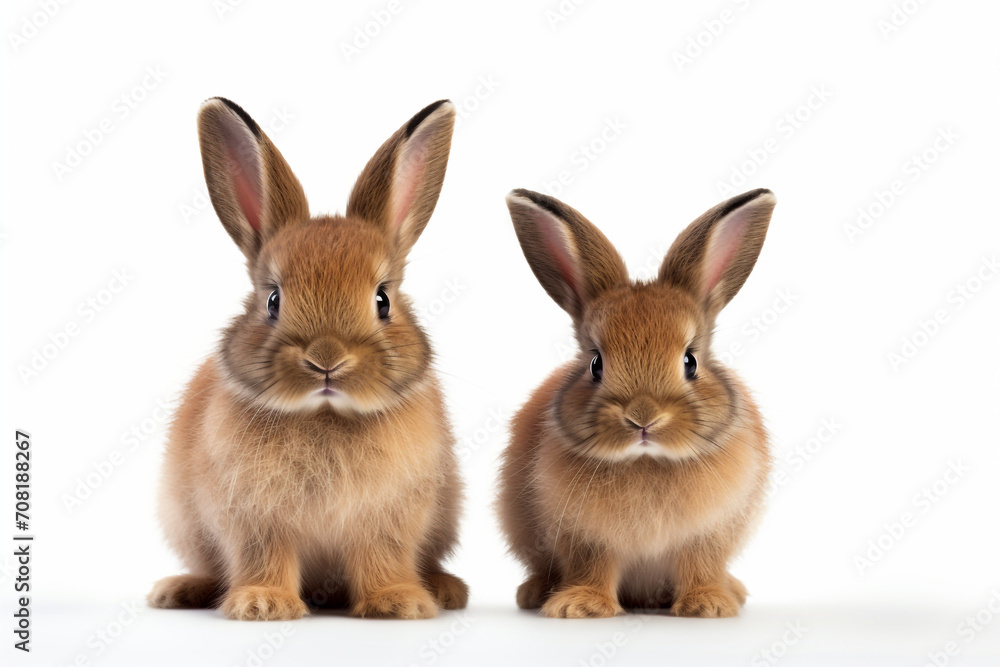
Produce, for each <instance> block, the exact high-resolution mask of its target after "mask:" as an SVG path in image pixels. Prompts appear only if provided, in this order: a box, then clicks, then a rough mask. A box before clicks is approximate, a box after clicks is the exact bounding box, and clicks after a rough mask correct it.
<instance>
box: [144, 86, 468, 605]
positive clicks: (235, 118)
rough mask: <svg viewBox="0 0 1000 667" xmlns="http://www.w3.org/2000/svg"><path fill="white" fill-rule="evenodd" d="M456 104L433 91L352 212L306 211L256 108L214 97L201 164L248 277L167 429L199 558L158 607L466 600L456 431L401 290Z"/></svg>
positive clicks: (165, 491)
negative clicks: (253, 112) (446, 564)
mask: <svg viewBox="0 0 1000 667" xmlns="http://www.w3.org/2000/svg"><path fill="white" fill-rule="evenodd" d="M454 120H455V108H454V106H453V105H452V104H451V103H450V102H448V101H440V102H437V103H435V104H432V105H430V106H428V107H427V108H426V109H424V110H423V111H421V112H420V113H418V114H417V115H416V116H414V117H413V119H412V120H410V121H409V122H408V123H406V125H404V126H403V127H402V128H400V129H399V131H397V132H396V133H395V134H393V135H392V137H390V138H389V140H388V141H387V142H386V143H385V144H383V145H382V147H381V148H380V149H379V150H378V152H377V153H375V156H374V157H373V158H372V159H371V161H370V162H369V163H368V165H367V166H366V167H365V169H364V171H363V172H362V174H361V176H360V177H359V179H358V182H357V184H356V185H355V187H354V191H353V192H352V194H351V197H350V201H349V202H348V205H347V213H346V215H345V216H339V215H334V216H320V217H314V218H310V216H309V209H308V205H307V203H306V198H305V195H304V194H303V192H302V187H301V186H300V185H299V182H298V180H296V178H295V176H294V175H293V174H292V171H291V169H289V167H288V165H287V164H286V163H285V160H284V159H283V158H282V156H281V153H279V152H278V149H277V148H275V146H274V144H272V143H271V141H270V139H268V138H267V136H266V135H265V134H264V133H263V132H262V131H261V129H260V127H259V126H258V125H257V123H255V122H254V121H253V120H252V119H251V118H250V117H249V116H248V115H247V114H246V112H244V111H243V109H241V108H240V107H239V106H237V105H235V104H233V103H232V102H230V101H228V100H224V99H221V98H213V99H210V100H208V101H207V102H205V104H204V106H202V108H201V111H200V113H199V116H198V132H199V137H200V141H201V152H202V158H203V162H204V167H205V179H206V180H207V182H208V188H209V193H210V195H211V199H212V204H213V206H214V207H215V210H216V212H217V213H218V215H219V218H220V219H221V221H222V224H223V226H224V227H225V228H226V231H228V232H229V234H230V236H232V238H233V240H234V241H235V242H236V244H237V245H238V246H239V248H240V249H241V250H242V251H243V253H244V254H245V255H246V258H247V264H248V267H249V272H250V278H251V281H252V283H253V291H251V293H250V294H249V296H248V297H247V299H246V301H245V307H246V310H245V312H244V313H243V314H241V315H239V316H238V317H236V318H235V319H234V320H233V321H232V323H231V324H230V326H229V328H228V329H227V330H226V331H225V333H224V334H223V336H222V341H221V344H220V345H219V348H218V350H217V352H216V353H215V354H214V355H213V356H212V357H211V358H210V359H209V360H208V361H207V362H206V363H205V364H204V365H203V366H202V367H201V368H200V369H199V370H198V372H197V373H196V374H195V376H194V379H193V380H192V381H191V384H190V385H189V386H188V388H187V390H186V392H185V394H184V397H183V402H182V405H181V407H180V410H179V412H178V414H177V416H176V420H175V422H174V424H173V426H172V427H171V430H170V434H169V441H168V443H167V451H166V458H165V462H164V469H163V479H162V486H161V499H160V504H161V518H162V522H163V525H164V527H165V530H166V534H167V538H168V540H169V542H170V544H171V545H172V546H173V548H174V549H175V550H176V551H177V553H178V554H179V555H180V557H181V558H182V560H183V562H184V564H185V565H186V566H187V567H188V569H189V571H190V573H189V574H185V575H181V576H176V577H168V578H166V579H162V580H160V581H159V582H157V584H156V585H155V586H154V587H153V590H152V592H151V593H150V594H149V602H150V604H151V605H153V606H156V607H171V608H172V607H208V606H214V605H219V606H221V609H222V612H223V613H224V614H225V615H226V616H228V617H229V618H233V619H259V620H270V619H293V618H299V617H301V616H302V615H303V614H305V613H307V609H308V607H307V604H306V603H307V602H309V603H312V604H321V603H327V604H341V605H348V606H349V607H350V610H351V613H353V614H355V615H357V616H382V617H393V618H427V617H431V616H434V615H435V614H436V613H437V610H438V607H442V608H445V609H456V608H461V607H464V606H465V603H466V600H467V597H468V590H467V588H466V586H465V584H464V583H463V582H462V581H461V580H460V579H458V578H457V577H455V576H453V575H451V574H448V573H446V572H445V571H444V570H443V569H442V560H443V559H444V558H445V557H446V556H448V555H449V553H450V552H451V551H452V549H453V547H454V545H455V540H456V529H457V517H458V513H459V505H460V501H461V493H462V491H461V485H460V481H459V479H458V475H457V467H456V459H455V456H454V454H453V452H452V444H453V438H452V434H451V429H450V426H449V424H448V419H447V416H446V414H445V410H444V406H443V402H442V397H441V391H440V388H439V386H438V382H437V380H436V379H435V377H434V374H433V373H432V371H431V367H430V363H431V350H430V347H429V345H428V341H427V337H426V336H425V334H424V332H423V331H421V329H420V327H419V326H418V325H417V323H416V320H415V318H414V315H413V312H412V310H411V308H410V304H409V302H408V300H407V298H406V297H405V296H404V295H403V294H402V293H401V292H400V291H399V287H400V281H401V279H402V277H403V267H404V264H405V261H406V255H407V253H408V251H409V250H410V248H411V247H412V246H413V244H414V242H416V240H417V237H418V236H419V235H420V233H421V232H422V231H423V229H424V226H425V225H426V224H427V221H428V219H429V218H430V216H431V213H432V212H433V210H434V206H435V204H436V202H437V199H438V193H439V192H440V190H441V185H442V182H443V180H444V174H445V168H446V166H447V162H448V152H449V149H450V145H451V135H452V129H453V126H454ZM303 598H305V600H304V599H303Z"/></svg>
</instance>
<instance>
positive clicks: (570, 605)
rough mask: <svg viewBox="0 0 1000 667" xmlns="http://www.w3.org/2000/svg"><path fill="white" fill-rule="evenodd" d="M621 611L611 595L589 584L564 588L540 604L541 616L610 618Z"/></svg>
mask: <svg viewBox="0 0 1000 667" xmlns="http://www.w3.org/2000/svg"><path fill="white" fill-rule="evenodd" d="M622 611H623V610H622V608H621V605H619V604H618V600H616V599H615V598H614V597H613V596H611V595H608V594H607V593H605V592H603V591H599V590H597V589H596V588H591V587H589V586H570V587H569V588H565V589H563V590H561V591H558V592H556V593H553V594H552V597H550V598H549V599H548V601H547V602H546V603H545V604H544V605H542V616H548V617H549V618H610V617H612V616H617V615H618V614H620V613H622Z"/></svg>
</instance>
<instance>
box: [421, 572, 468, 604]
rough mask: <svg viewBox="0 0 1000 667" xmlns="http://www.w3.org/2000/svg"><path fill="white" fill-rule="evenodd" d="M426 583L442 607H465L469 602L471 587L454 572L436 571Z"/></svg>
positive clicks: (427, 577) (427, 578) (428, 577)
mask: <svg viewBox="0 0 1000 667" xmlns="http://www.w3.org/2000/svg"><path fill="white" fill-rule="evenodd" d="M424 583H425V584H426V585H427V588H428V589H430V592H431V594H432V595H433V596H434V599H435V600H436V601H437V604H438V606H439V607H440V608H441V609H465V605H466V604H468V602H469V587H468V586H467V585H466V583H465V582H464V581H462V580H461V579H459V578H458V577H456V576H455V575H453V574H448V573H447V572H434V573H433V574H428V575H427V576H426V577H425V579H424Z"/></svg>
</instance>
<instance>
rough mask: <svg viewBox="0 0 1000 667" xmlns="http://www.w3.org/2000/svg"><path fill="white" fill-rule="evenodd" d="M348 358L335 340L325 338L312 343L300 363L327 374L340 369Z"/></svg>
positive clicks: (307, 367) (309, 368) (311, 369)
mask: <svg viewBox="0 0 1000 667" xmlns="http://www.w3.org/2000/svg"><path fill="white" fill-rule="evenodd" d="M349 361H350V359H349V358H348V356H347V355H345V354H344V348H343V347H342V346H341V345H340V344H339V343H337V342H335V341H332V340H329V339H326V340H318V341H316V342H314V343H312V344H311V345H310V346H309V347H308V349H306V352H305V354H304V355H302V365H303V366H305V367H306V369H307V370H310V371H314V372H316V373H323V374H324V375H329V374H331V373H334V372H336V371H338V370H340V369H342V368H343V367H344V366H345V365H346V364H347V363H348V362H349Z"/></svg>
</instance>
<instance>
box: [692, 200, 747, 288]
mask: <svg viewBox="0 0 1000 667" xmlns="http://www.w3.org/2000/svg"><path fill="white" fill-rule="evenodd" d="M749 221H750V215H749V212H748V211H744V210H739V209H737V210H736V211H733V212H732V213H730V214H729V215H728V216H726V217H725V218H724V219H723V220H721V221H720V222H719V224H718V225H716V228H715V230H713V232H712V238H711V240H710V241H709V244H708V249H707V251H706V253H705V274H704V287H703V290H704V293H705V294H709V293H711V291H712V290H713V289H715V286H716V285H718V284H719V281H720V280H722V276H723V274H724V273H725V272H726V269H728V268H729V265H730V264H731V263H732V261H733V258H734V257H736V253H737V252H739V249H740V246H741V245H742V244H743V237H744V235H745V234H746V230H747V224H748V223H749Z"/></svg>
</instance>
